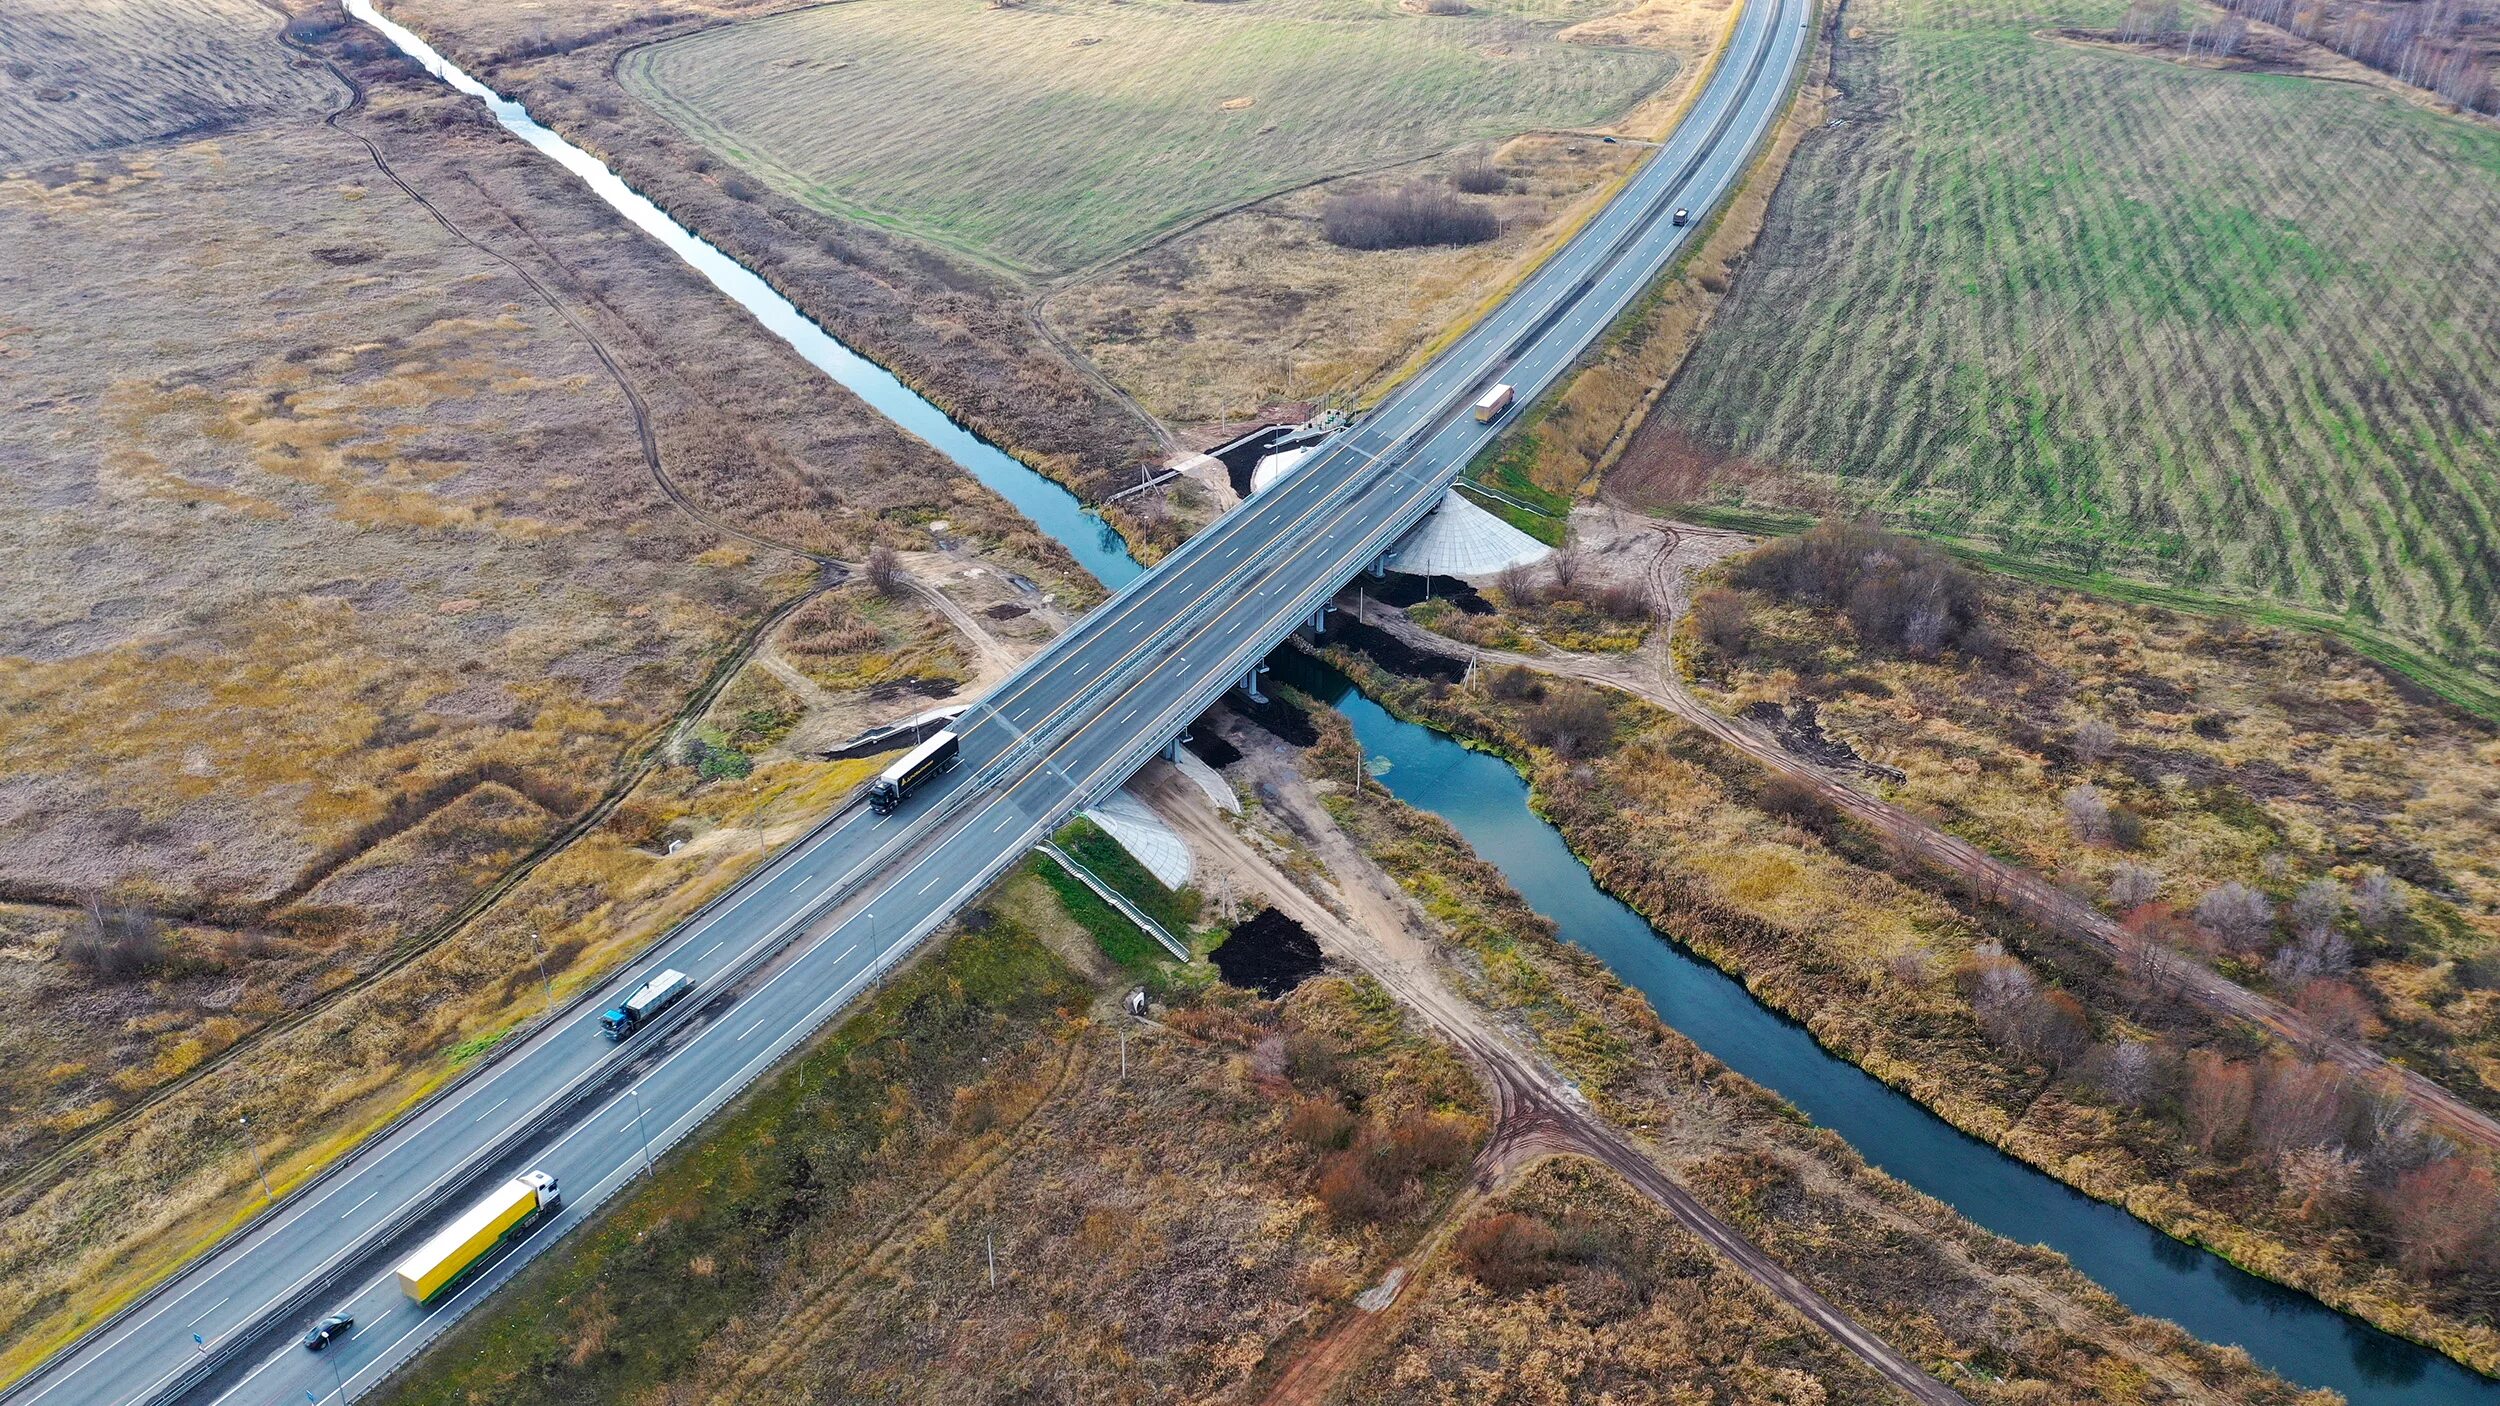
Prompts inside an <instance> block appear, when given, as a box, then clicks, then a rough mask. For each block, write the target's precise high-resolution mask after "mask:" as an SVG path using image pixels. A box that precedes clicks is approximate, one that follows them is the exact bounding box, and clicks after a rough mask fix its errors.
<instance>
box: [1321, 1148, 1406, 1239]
mask: <svg viewBox="0 0 2500 1406" xmlns="http://www.w3.org/2000/svg"><path fill="white" fill-rule="evenodd" d="M1311 1194H1312V1195H1313V1196H1316V1197H1318V1198H1319V1204H1320V1206H1321V1207H1322V1208H1323V1209H1325V1210H1326V1211H1327V1212H1328V1218H1329V1219H1330V1220H1332V1221H1334V1222H1336V1223H1337V1224H1338V1225H1341V1226H1347V1225H1361V1224H1362V1223H1364V1222H1365V1221H1370V1220H1377V1219H1379V1217H1380V1215H1381V1213H1382V1212H1383V1211H1385V1210H1387V1209H1388V1205H1389V1193H1388V1191H1387V1190H1386V1189H1385V1188H1383V1187H1382V1186H1381V1185H1380V1183H1379V1181H1378V1180H1377V1179H1375V1178H1374V1177H1373V1175H1372V1159H1371V1157H1370V1156H1369V1154H1368V1153H1367V1152H1366V1150H1365V1149H1363V1148H1360V1147H1357V1148H1352V1149H1349V1150H1348V1151H1344V1152H1337V1153H1331V1154H1330V1155H1329V1158H1328V1160H1327V1161H1325V1162H1322V1163H1320V1167H1319V1179H1318V1180H1317V1181H1315V1182H1314V1183H1312V1186H1311Z"/></svg>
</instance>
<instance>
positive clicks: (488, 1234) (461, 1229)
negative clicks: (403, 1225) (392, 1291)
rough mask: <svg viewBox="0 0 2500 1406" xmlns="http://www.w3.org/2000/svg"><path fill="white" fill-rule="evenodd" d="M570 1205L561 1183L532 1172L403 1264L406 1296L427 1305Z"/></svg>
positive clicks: (444, 1230)
mask: <svg viewBox="0 0 2500 1406" xmlns="http://www.w3.org/2000/svg"><path fill="white" fill-rule="evenodd" d="M563 1204H564V1197H563V1196H562V1194H561V1193H559V1192H558V1190H557V1188H556V1179H555V1178H554V1177H552V1176H549V1175H548V1174H547V1173H545V1172H526V1173H523V1174H522V1175H520V1176H517V1177H514V1178H513V1179H512V1180H510V1181H508V1182H505V1183H504V1184H503V1185H501V1186H499V1187H497V1188H495V1190H494V1191H493V1192H492V1193H490V1194H489V1195H488V1196H487V1198H486V1199H485V1200H483V1201H480V1202H478V1203H477V1204H476V1205H474V1206H471V1207H470V1208H469V1209H467V1210H465V1211H462V1212H461V1213H460V1219H458V1220H455V1221H453V1222H452V1223H451V1224H449V1225H447V1226H444V1227H443V1228H442V1229H441V1230H438V1231H436V1232H435V1233H434V1237H433V1238H432V1239H430V1240H428V1241H426V1242H425V1243H424V1244H423V1245H420V1246H418V1247H417V1252H416V1253H415V1254H413V1255H410V1256H409V1257H408V1258H406V1259H404V1260H402V1261H400V1263H399V1288H400V1292H402V1293H404V1294H406V1295H407V1296H408V1297H410V1298H412V1299H415V1300H416V1301H417V1302H418V1303H419V1304H427V1303H431V1302H433V1301H434V1300H435V1299H437V1298H439V1297H441V1296H442V1293H443V1291H444V1290H446V1289H449V1288H450V1287H451V1286H452V1285H454V1284H457V1283H459V1282H460V1280H461V1279H462V1277H464V1276H465V1275H467V1274H468V1272H469V1271H470V1270H472V1269H475V1268H476V1267H477V1266H478V1262H479V1261H481V1260H483V1259H485V1258H486V1256H487V1255H488V1254H489V1253H490V1252H491V1251H493V1250H494V1248H495V1247H496V1246H497V1245H500V1244H502V1243H503V1242H504V1241H505V1240H507V1239H510V1238H511V1237H512V1236H514V1235H518V1234H519V1233H521V1232H522V1231H524V1230H527V1229H529V1228H530V1227H531V1226H533V1225H536V1224H537V1223H538V1221H539V1218H540V1217H542V1216H545V1215H547V1214H548V1213H550V1212H552V1211H554V1210H555V1209H556V1208H557V1207H558V1206H561V1205H563Z"/></svg>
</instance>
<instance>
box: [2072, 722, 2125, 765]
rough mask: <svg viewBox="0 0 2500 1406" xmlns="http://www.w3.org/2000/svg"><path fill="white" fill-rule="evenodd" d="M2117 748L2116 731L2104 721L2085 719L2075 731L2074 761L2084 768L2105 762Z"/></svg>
mask: <svg viewBox="0 0 2500 1406" xmlns="http://www.w3.org/2000/svg"><path fill="white" fill-rule="evenodd" d="M2117 746H2118V729H2117V728H2115V727H2112V726H2111V725H2110V724H2109V722H2108V721H2107V720H2106V719H2102V718H2086V719H2084V720H2083V725H2082V726H2081V727H2078V728H2076V729H2075V760H2077V761H2079V762H2082V763H2083V764H2084V765H2086V766H2091V765H2094V764H2096V763H2099V762H2102V761H2106V760H2107V759H2108V757H2109V754H2110V752H2111V751H2112V750H2114V749H2115V748H2116V747H2117Z"/></svg>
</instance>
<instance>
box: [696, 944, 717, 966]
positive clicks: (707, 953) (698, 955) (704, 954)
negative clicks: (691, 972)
mask: <svg viewBox="0 0 2500 1406" xmlns="http://www.w3.org/2000/svg"><path fill="white" fill-rule="evenodd" d="M719 950H720V943H718V942H715V943H713V944H712V945H711V946H709V947H706V948H704V949H703V950H702V951H700V952H697V953H695V954H694V959H695V960H696V961H698V962H700V961H702V960H703V959H704V958H706V957H709V956H711V955H712V954H713V953H715V952H718V951H719Z"/></svg>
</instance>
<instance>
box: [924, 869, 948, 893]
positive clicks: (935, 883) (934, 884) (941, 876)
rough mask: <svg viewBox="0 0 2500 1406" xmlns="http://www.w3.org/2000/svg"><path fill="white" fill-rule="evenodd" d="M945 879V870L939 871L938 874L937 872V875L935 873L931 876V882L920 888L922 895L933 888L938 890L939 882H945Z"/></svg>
mask: <svg viewBox="0 0 2500 1406" xmlns="http://www.w3.org/2000/svg"><path fill="white" fill-rule="evenodd" d="M945 877H946V871H945V870H943V869H941V870H939V871H938V872H936V873H934V874H931V875H930V876H929V882H927V883H925V884H922V885H921V886H920V891H921V892H922V893H927V892H928V891H929V890H931V889H933V888H936V887H937V886H938V883H939V881H941V880H943V879H944V878H945Z"/></svg>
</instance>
